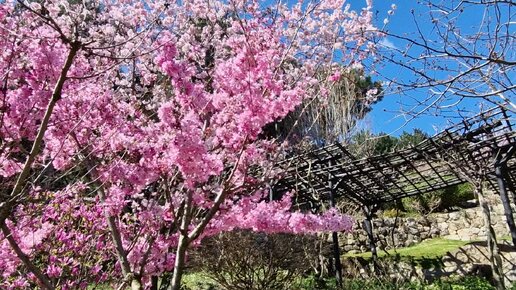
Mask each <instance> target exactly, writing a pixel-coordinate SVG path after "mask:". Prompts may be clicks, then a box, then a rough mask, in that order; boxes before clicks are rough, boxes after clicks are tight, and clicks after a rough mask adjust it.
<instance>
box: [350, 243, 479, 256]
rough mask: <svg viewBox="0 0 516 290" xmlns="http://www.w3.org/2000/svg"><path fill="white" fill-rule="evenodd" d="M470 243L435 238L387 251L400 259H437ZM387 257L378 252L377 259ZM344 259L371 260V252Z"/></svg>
mask: <svg viewBox="0 0 516 290" xmlns="http://www.w3.org/2000/svg"><path fill="white" fill-rule="evenodd" d="M468 243H470V242H467V241H458V240H447V239H442V238H435V239H429V240H425V241H423V242H421V243H419V244H417V245H414V246H410V247H406V248H400V249H393V250H389V251H387V252H388V253H389V255H393V256H395V255H399V256H401V257H413V258H415V259H418V258H439V257H442V256H444V255H446V253H448V252H450V251H454V250H457V249H459V248H460V247H462V246H465V245H467V244H468ZM383 256H387V253H385V251H379V252H378V257H383ZM344 257H362V258H371V252H366V253H358V254H346V255H344Z"/></svg>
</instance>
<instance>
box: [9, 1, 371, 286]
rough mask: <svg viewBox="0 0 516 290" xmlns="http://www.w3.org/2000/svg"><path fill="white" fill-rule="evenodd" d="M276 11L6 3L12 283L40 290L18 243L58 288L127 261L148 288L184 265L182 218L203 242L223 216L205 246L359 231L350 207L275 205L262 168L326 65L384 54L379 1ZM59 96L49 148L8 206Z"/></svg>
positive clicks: (255, 6)
mask: <svg viewBox="0 0 516 290" xmlns="http://www.w3.org/2000/svg"><path fill="white" fill-rule="evenodd" d="M305 2H306V3H305ZM262 5H263V3H261V2H258V1H237V0H231V1H210V5H209V7H208V6H207V4H206V1H201V0H191V1H177V2H173V3H171V2H169V1H145V3H144V2H142V1H131V0H126V1H43V2H42V3H39V2H23V1H22V2H16V1H4V2H2V3H0V47H1V48H2V49H1V50H0V165H1V166H0V184H2V188H1V189H0V212H2V210H3V209H4V208H2V207H5V208H6V209H8V215H7V217H6V218H4V219H3V220H2V217H1V215H0V225H1V224H5V229H7V231H8V232H10V234H6V230H4V231H3V232H2V233H0V273H1V278H0V288H2V289H24V288H28V287H37V286H41V285H42V284H41V283H42V281H41V279H40V278H38V277H37V275H35V274H34V273H33V271H31V270H30V269H29V268H28V267H27V264H26V263H24V262H23V261H22V260H21V259H20V256H19V255H18V254H17V253H16V251H15V249H14V248H13V245H12V243H11V242H13V243H14V244H16V245H17V247H19V249H20V250H21V251H22V252H23V254H24V255H26V256H27V257H28V258H29V259H30V260H31V261H32V263H33V264H34V266H35V267H37V268H39V269H40V270H41V272H42V273H43V275H44V276H45V277H46V279H48V281H50V283H53V285H54V286H55V287H56V288H60V289H78V288H82V289H84V288H86V287H87V286H88V285H91V284H94V283H113V284H116V283H120V282H121V281H125V280H124V278H126V277H124V275H125V276H127V275H126V274H127V273H125V272H127V271H128V270H127V265H124V261H125V260H126V262H127V264H128V265H129V268H130V269H129V270H130V272H131V273H132V274H133V275H134V276H137V277H140V279H141V281H142V283H143V284H145V285H149V283H150V279H151V277H157V276H159V275H161V274H162V273H164V272H170V271H173V270H174V261H175V259H176V247H177V245H178V240H179V237H180V235H181V234H184V232H183V233H181V231H179V227H180V225H179V224H181V221H182V220H185V219H186V220H187V221H188V223H189V224H188V225H187V228H186V229H185V230H186V231H188V232H191V233H193V232H195V229H196V228H198V227H199V226H200V225H201V224H202V221H203V219H204V218H206V216H207V214H206V213H207V212H209V210H210V209H212V208H217V207H218V206H219V205H220V210H219V211H218V212H217V213H216V214H215V215H214V216H213V218H212V219H211V220H210V221H209V223H208V224H207V225H206V228H205V230H204V233H203V234H201V235H200V236H199V237H194V238H193V239H194V241H192V243H193V244H195V243H198V241H199V239H201V238H202V237H203V236H206V235H214V234H217V233H219V232H221V231H227V230H231V229H233V228H249V229H253V230H256V231H264V232H270V233H275V232H294V233H314V232H318V231H342V230H346V231H347V230H351V224H352V223H351V221H350V219H349V217H347V216H346V215H342V214H340V213H338V212H337V211H336V210H330V211H328V212H325V213H323V214H321V215H314V214H305V213H301V212H293V211H291V202H290V195H285V197H284V198H283V199H282V200H281V201H272V202H265V201H264V200H263V198H262V197H263V188H265V186H266V181H267V180H269V179H270V178H272V176H268V175H265V176H259V177H258V176H255V175H252V174H250V172H251V170H252V169H253V168H267V167H268V166H270V165H271V164H272V163H273V161H274V160H273V157H274V156H276V153H275V152H276V150H277V148H278V147H277V144H276V143H274V142H273V141H271V140H262V139H260V133H261V132H262V128H263V127H264V126H265V125H267V124H269V123H271V122H274V121H276V120H279V119H281V118H282V117H284V116H285V115H286V114H287V113H288V112H290V111H292V110H293V109H294V108H295V107H296V106H298V105H299V104H300V103H301V101H303V100H304V99H306V98H310V97H312V96H313V95H316V94H317V92H320V91H321V90H323V89H324V88H325V87H326V86H331V83H332V82H334V81H336V80H338V75H337V71H335V74H333V73H332V74H330V75H332V77H331V78H330V79H329V80H327V81H318V80H317V79H316V74H317V71H318V70H319V69H323V68H327V69H330V70H332V69H334V68H335V67H336V66H335V65H336V64H338V65H341V66H342V65H352V64H356V63H360V62H361V61H362V60H364V59H365V58H367V57H368V56H369V55H370V54H371V53H372V52H373V51H372V49H373V46H372V45H371V44H370V43H369V42H368V40H367V36H368V33H369V32H374V31H375V29H374V27H373V26H372V25H371V17H372V16H371V13H372V12H371V8H372V7H371V4H369V5H368V6H367V7H366V8H364V9H363V10H362V11H361V12H359V13H357V12H354V11H352V10H351V9H350V7H349V5H347V4H346V3H345V2H344V1H343V0H341V1H333V0H322V1H299V4H297V5H295V6H294V7H292V8H289V7H288V6H287V5H283V4H281V5H275V6H272V7H270V9H268V10H267V9H263V8H262ZM271 9H272V10H271ZM271 11H272V12H274V13H272V12H271ZM75 48H77V51H76V52H75V54H74V55H72V56H70V52H71V51H72V50H73V49H75ZM336 51H340V52H339V53H336ZM337 56H338V57H337ZM70 59H71V60H72V63H71V66H70V68H69V70H67V71H66V72H65V81H64V83H63V85H62V89H61V90H60V93H59V96H58V97H57V98H56V96H55V94H56V90H57V89H58V88H57V87H58V86H56V84H57V83H59V80H60V79H62V77H63V76H62V72H63V67H65V66H66V63H67V61H68V60H70ZM54 99H55V100H56V103H55V106H54V107H52V111H51V115H50V119H49V123H48V128H45V130H44V131H43V133H44V135H43V139H42V143H41V148H40V149H41V153H40V154H37V156H36V157H35V161H34V162H33V163H31V164H29V165H30V168H29V170H30V174H29V177H28V178H27V180H26V182H25V183H24V184H23V191H22V194H21V195H18V196H16V200H15V206H9V207H7V206H6V203H3V200H5V199H2V198H3V197H4V196H9V195H10V193H11V190H12V189H13V188H14V185H15V184H16V182H17V177H18V176H19V175H20V173H21V172H22V171H23V169H24V166H25V165H24V164H25V163H26V161H27V158H28V155H29V153H30V151H31V147H32V146H34V144H35V140H36V136H37V135H38V132H39V131H40V130H41V129H40V128H41V124H42V120H43V119H44V116H45V115H46V114H47V113H48V112H49V111H48V110H49V109H48V108H49V103H51V102H52V100H54ZM262 171H263V172H274V171H268V170H262ZM217 196H220V199H221V200H222V202H221V203H220V204H218V203H217V198H216V197H217ZM224 198H225V199H224ZM114 228H115V229H114ZM201 229H202V228H201ZM114 233H118V236H119V239H118V238H117V237H116V236H117V235H114ZM8 237H9V238H8ZM117 239H118V240H119V241H120V243H121V247H122V251H121V252H120V249H119V248H120V247H118V246H117ZM117 252H118V254H117ZM120 255H122V256H124V258H123V259H120Z"/></svg>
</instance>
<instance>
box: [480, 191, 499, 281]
mask: <svg viewBox="0 0 516 290" xmlns="http://www.w3.org/2000/svg"><path fill="white" fill-rule="evenodd" d="M474 186H475V191H476V194H477V197H478V201H479V203H480V208H481V209H482V213H483V216H484V228H485V231H486V239H487V241H486V242H487V248H488V250H489V260H490V262H491V269H492V270H493V280H494V282H495V286H496V289H497V290H504V289H505V283H504V276H503V267H502V258H501V257H500V249H499V248H498V243H497V240H496V234H495V231H494V229H493V226H492V225H491V212H490V210H489V205H488V204H487V201H486V199H485V197H484V192H483V188H482V182H477V183H476V184H474Z"/></svg>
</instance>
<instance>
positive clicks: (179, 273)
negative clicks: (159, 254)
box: [171, 192, 192, 290]
mask: <svg viewBox="0 0 516 290" xmlns="http://www.w3.org/2000/svg"><path fill="white" fill-rule="evenodd" d="M191 214H192V193H191V192H187V195H186V201H185V208H184V211H183V216H182V217H181V226H180V228H179V241H178V245H177V250H176V260H175V262H174V273H173V275H172V285H171V289H172V290H180V288H181V278H182V277H183V270H184V268H185V260H186V249H187V248H188V244H189V243H190V241H191V239H190V238H189V236H188V227H189V226H190V218H191Z"/></svg>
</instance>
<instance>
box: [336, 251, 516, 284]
mask: <svg viewBox="0 0 516 290" xmlns="http://www.w3.org/2000/svg"><path fill="white" fill-rule="evenodd" d="M499 246H500V256H501V258H502V265H503V276H504V279H505V283H506V286H510V285H512V284H513V283H515V282H516V250H515V249H514V248H513V247H512V246H510V245H509V244H508V243H507V242H504V243H502V244H500V245H499ZM393 259H394V260H393ZM377 265H378V269H377V270H376V271H373V270H372V268H371V264H370V263H369V262H368V261H366V260H364V259H361V258H358V257H357V258H347V259H345V260H344V261H343V267H344V271H343V272H344V273H346V274H348V275H349V277H362V278H374V277H377V273H378V272H380V273H382V274H383V275H385V276H389V277H391V278H393V279H395V280H397V281H409V280H417V281H428V282H431V281H433V280H435V279H438V278H440V277H446V276H456V275H459V276H482V277H485V278H488V280H489V278H490V277H492V271H491V266H490V261H489V253H488V248H487V245H486V242H474V243H471V244H469V245H466V246H464V247H461V248H460V249H459V250H456V251H453V252H450V253H448V254H446V255H445V256H443V257H442V258H440V259H438V260H434V261H432V263H426V264H422V263H421V262H419V263H418V262H416V261H414V260H403V259H398V260H396V257H393V258H392V259H380V260H379V261H378V264H377Z"/></svg>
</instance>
